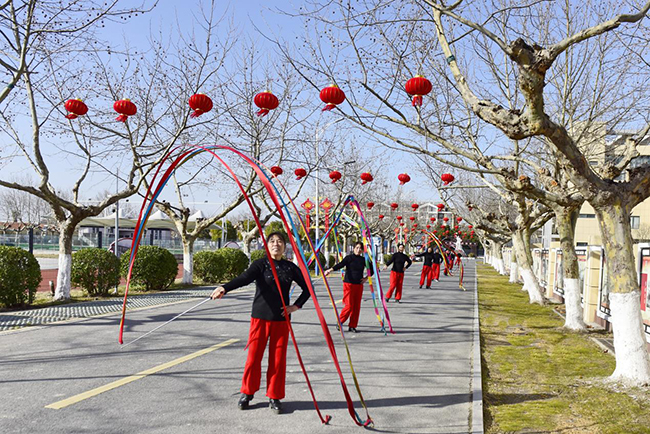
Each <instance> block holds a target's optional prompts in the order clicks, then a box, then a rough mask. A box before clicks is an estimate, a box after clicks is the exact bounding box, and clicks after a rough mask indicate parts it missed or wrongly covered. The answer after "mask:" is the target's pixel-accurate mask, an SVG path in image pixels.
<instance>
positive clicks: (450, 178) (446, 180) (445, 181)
mask: <svg viewBox="0 0 650 434" xmlns="http://www.w3.org/2000/svg"><path fill="white" fill-rule="evenodd" d="M440 179H442V182H443V185H449V183H450V182H452V181H453V180H454V179H456V178H454V175H452V174H451V173H443V174H442V176H441V177H440Z"/></svg>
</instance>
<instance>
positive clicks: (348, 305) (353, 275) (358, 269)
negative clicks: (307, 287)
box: [325, 242, 372, 333]
mask: <svg viewBox="0 0 650 434" xmlns="http://www.w3.org/2000/svg"><path fill="white" fill-rule="evenodd" d="M343 267H345V278H344V279H343V305H344V307H343V310H342V311H341V324H343V323H344V322H346V321H347V320H348V318H349V319H350V323H349V324H348V331H349V332H353V333H357V325H358V324H359V313H360V312H361V297H362V295H363V284H364V283H365V282H366V280H368V277H367V276H366V277H364V275H363V274H364V273H363V272H364V270H365V269H366V258H365V257H364V256H363V244H362V243H361V242H357V243H356V244H355V245H354V248H353V249H352V253H350V254H349V255H347V256H346V257H345V258H343V260H342V261H341V262H339V263H338V264H336V265H334V266H333V267H332V268H330V269H329V270H325V275H326V276H329V274H330V273H331V272H332V271H336V270H340V269H341V268H343ZM369 270H370V275H371V276H372V268H369ZM336 327H337V328H338V324H337V326H336Z"/></svg>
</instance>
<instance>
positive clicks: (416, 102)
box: [412, 95, 422, 107]
mask: <svg viewBox="0 0 650 434" xmlns="http://www.w3.org/2000/svg"><path fill="white" fill-rule="evenodd" d="M412 104H413V107H416V106H417V107H422V95H415V96H414V97H413V102H412Z"/></svg>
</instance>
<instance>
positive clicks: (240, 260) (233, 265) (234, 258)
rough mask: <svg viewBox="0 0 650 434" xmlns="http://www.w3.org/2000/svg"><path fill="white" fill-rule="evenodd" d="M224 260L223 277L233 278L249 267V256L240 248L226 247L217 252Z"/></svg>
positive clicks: (226, 278) (225, 278)
mask: <svg viewBox="0 0 650 434" xmlns="http://www.w3.org/2000/svg"><path fill="white" fill-rule="evenodd" d="M215 253H216V254H217V255H220V256H221V257H222V258H223V261H224V265H223V267H224V270H223V279H224V280H231V279H234V278H235V277H237V276H239V275H240V274H241V273H243V272H244V271H245V270H246V269H247V268H248V256H246V253H244V252H242V251H241V250H239V249H233V248H230V247H224V248H223V249H219V250H217V251H216V252H215Z"/></svg>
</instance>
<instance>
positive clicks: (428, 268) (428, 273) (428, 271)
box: [420, 265, 431, 286]
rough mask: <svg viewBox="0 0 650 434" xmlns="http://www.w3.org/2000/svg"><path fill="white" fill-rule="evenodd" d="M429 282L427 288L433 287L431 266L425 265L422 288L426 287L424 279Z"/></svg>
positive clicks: (421, 276) (421, 279)
mask: <svg viewBox="0 0 650 434" xmlns="http://www.w3.org/2000/svg"><path fill="white" fill-rule="evenodd" d="M425 278H426V280H427V286H431V266H430V265H425V266H423V267H422V275H420V286H422V285H424V279H425Z"/></svg>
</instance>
